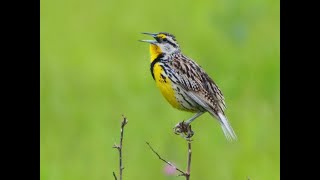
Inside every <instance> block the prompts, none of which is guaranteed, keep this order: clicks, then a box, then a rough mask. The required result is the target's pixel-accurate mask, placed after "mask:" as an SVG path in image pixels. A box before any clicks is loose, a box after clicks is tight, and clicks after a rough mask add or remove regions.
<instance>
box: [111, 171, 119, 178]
mask: <svg viewBox="0 0 320 180" xmlns="http://www.w3.org/2000/svg"><path fill="white" fill-rule="evenodd" d="M112 174H113V177H114V179H115V180H118V178H117V176H116V174H115V173H114V172H112Z"/></svg>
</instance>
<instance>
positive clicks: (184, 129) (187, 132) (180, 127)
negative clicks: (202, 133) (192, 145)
mask: <svg viewBox="0 0 320 180" xmlns="http://www.w3.org/2000/svg"><path fill="white" fill-rule="evenodd" d="M173 130H174V133H175V134H177V135H181V136H183V137H184V138H187V139H189V138H191V137H192V136H193V135H194V132H193V131H192V129H191V125H190V124H188V123H185V122H184V121H182V122H179V123H178V124H177V125H176V126H175V127H174V128H173Z"/></svg>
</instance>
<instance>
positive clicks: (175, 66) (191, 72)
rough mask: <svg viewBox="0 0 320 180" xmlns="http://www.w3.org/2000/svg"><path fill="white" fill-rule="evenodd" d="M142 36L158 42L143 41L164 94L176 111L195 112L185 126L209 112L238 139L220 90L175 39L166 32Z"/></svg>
mask: <svg viewBox="0 0 320 180" xmlns="http://www.w3.org/2000/svg"><path fill="white" fill-rule="evenodd" d="M143 34H147V35H150V36H152V37H153V38H154V39H155V40H141V41H142V42H147V43H150V54H151V65H150V70H151V75H152V77H153V79H154V80H155V82H156V84H157V86H158V88H159V89H160V91H161V93H162V95H163V96H164V97H165V99H166V100H167V101H168V102H169V103H170V104H171V105H172V106H173V107H174V108H177V109H179V110H183V111H189V112H193V113H195V115H194V116H192V117H191V118H190V119H188V120H187V121H185V122H184V124H185V125H187V126H189V124H190V123H191V122H192V121H194V120H195V119H196V118H197V117H199V116H200V115H202V114H203V113H205V112H209V113H210V114H211V115H212V116H213V117H214V118H216V119H217V120H218V122H219V123H220V125H221V127H222V130H223V132H224V134H225V136H226V138H227V139H228V140H236V139H237V136H236V134H235V133H234V131H233V129H232V127H231V125H230V124H229V122H228V119H227V118H226V115H225V113H224V110H225V108H226V105H225V102H224V97H223V95H222V93H221V91H220V89H219V88H218V86H217V85H216V84H215V83H214V82H213V80H212V79H211V78H210V77H209V76H208V74H207V73H206V72H205V71H204V70H203V69H202V68H201V67H200V66H199V65H198V64H197V63H196V62H194V61H193V60H192V59H190V58H188V57H187V56H185V55H184V54H183V53H182V52H181V50H180V46H179V44H178V43H177V41H176V39H175V36H174V35H172V34H169V33H166V32H160V33H143ZM177 126H178V125H177ZM177 126H176V127H177Z"/></svg>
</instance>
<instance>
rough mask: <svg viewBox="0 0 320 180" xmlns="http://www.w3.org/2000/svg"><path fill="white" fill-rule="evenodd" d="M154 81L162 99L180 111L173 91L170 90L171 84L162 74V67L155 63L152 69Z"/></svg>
mask: <svg viewBox="0 0 320 180" xmlns="http://www.w3.org/2000/svg"><path fill="white" fill-rule="evenodd" d="M153 73H154V79H155V81H156V84H157V86H158V88H159V89H160V91H161V93H162V95H163V96H164V98H165V99H166V100H167V101H168V102H169V103H170V104H171V105H172V106H173V107H174V108H178V109H180V108H181V107H180V103H179V102H178V101H177V99H176V96H175V91H174V89H173V88H172V82H171V81H170V79H169V78H168V77H166V76H163V75H161V73H163V69H162V67H161V66H160V65H159V63H156V64H155V65H154V68H153Z"/></svg>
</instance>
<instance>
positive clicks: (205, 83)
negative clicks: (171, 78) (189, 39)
mask: <svg viewBox="0 0 320 180" xmlns="http://www.w3.org/2000/svg"><path fill="white" fill-rule="evenodd" d="M169 65H170V66H171V68H172V69H173V70H174V73H175V74H176V77H178V78H179V82H178V83H180V85H181V86H182V87H183V88H184V89H185V90H187V91H193V92H195V93H196V94H199V98H201V99H202V100H203V101H205V102H206V103H207V104H208V106H211V108H214V109H215V110H217V109H216V108H217V104H218V107H219V110H220V111H221V112H222V113H224V110H225V108H226V106H225V102H224V97H223V94H222V92H221V91H220V89H219V88H218V86H217V85H216V84H215V83H214V81H213V80H212V79H211V78H210V77H209V76H208V74H207V73H206V72H205V71H204V70H203V69H202V68H201V67H200V66H199V65H198V64H197V63H196V62H194V61H192V60H191V59H190V58H188V57H186V56H184V55H182V54H177V55H175V56H174V58H173V59H172V61H171V62H170V64H169Z"/></svg>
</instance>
